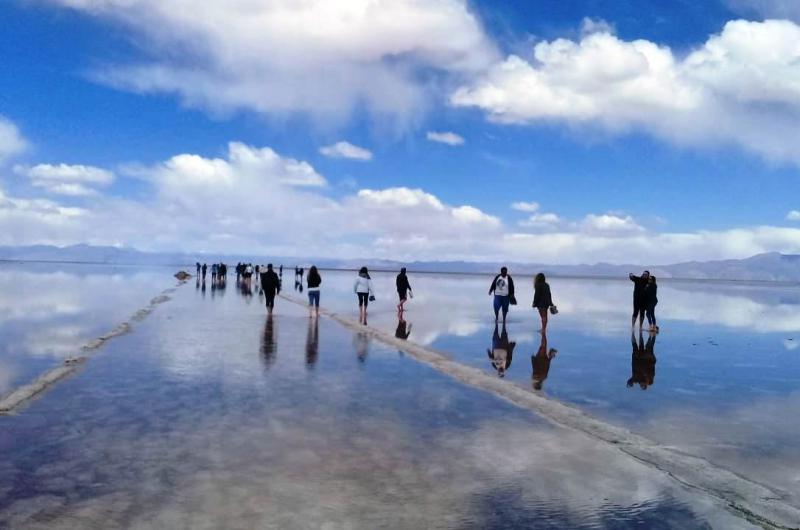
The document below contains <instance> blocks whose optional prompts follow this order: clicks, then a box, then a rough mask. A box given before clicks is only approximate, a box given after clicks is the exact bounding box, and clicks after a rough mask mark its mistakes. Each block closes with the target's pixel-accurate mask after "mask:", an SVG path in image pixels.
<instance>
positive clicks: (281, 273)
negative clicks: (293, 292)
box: [278, 265, 283, 278]
mask: <svg viewBox="0 0 800 530" xmlns="http://www.w3.org/2000/svg"><path fill="white" fill-rule="evenodd" d="M278 271H279V272H278V275H279V276H280V277H281V278H283V265H281V266H280V267H278Z"/></svg>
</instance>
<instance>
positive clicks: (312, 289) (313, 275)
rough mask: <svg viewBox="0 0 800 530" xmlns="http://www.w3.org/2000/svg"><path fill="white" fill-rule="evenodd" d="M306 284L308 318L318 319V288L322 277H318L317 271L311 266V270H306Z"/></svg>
mask: <svg viewBox="0 0 800 530" xmlns="http://www.w3.org/2000/svg"><path fill="white" fill-rule="evenodd" d="M306 283H307V284H308V310H309V315H308V316H309V317H313V316H317V317H319V286H320V284H321V283H322V277H321V276H320V275H319V271H318V270H317V267H316V266H315V265H312V266H311V268H310V269H308V275H307V276H306ZM315 313H316V314H315Z"/></svg>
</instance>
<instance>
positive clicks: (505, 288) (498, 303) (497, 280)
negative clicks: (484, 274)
mask: <svg viewBox="0 0 800 530" xmlns="http://www.w3.org/2000/svg"><path fill="white" fill-rule="evenodd" d="M493 293H494V321H495V323H497V320H498V314H499V312H500V310H501V309H502V310H503V323H505V321H506V315H507V314H508V306H509V304H516V299H515V298H514V280H513V279H512V278H511V276H510V275H509V274H508V269H507V268H506V267H502V268H501V269H500V274H498V275H497V276H495V277H494V280H492V285H491V287H489V294H490V295H491V294H493Z"/></svg>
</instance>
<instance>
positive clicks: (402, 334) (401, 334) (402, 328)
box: [394, 311, 411, 340]
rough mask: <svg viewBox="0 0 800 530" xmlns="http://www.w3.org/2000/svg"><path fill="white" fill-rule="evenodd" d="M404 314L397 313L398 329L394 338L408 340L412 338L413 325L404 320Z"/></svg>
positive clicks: (401, 312)
mask: <svg viewBox="0 0 800 530" xmlns="http://www.w3.org/2000/svg"><path fill="white" fill-rule="evenodd" d="M403 313H404V311H400V312H399V313H397V329H395V330H394V336H395V337H397V338H398V339H403V340H407V339H408V337H410V336H411V324H409V323H408V322H406V320H405V318H403Z"/></svg>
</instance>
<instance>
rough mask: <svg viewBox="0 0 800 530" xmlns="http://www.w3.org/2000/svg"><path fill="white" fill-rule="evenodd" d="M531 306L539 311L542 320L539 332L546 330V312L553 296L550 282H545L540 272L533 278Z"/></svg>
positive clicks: (551, 303)
mask: <svg viewBox="0 0 800 530" xmlns="http://www.w3.org/2000/svg"><path fill="white" fill-rule="evenodd" d="M532 305H533V307H534V309H536V310H537V311H538V312H539V318H540V319H541V320H542V329H541V332H542V334H544V333H545V332H547V313H548V312H549V311H550V307H551V306H552V305H553V296H552V294H551V293H550V284H548V283H547V281H546V279H545V277H544V273H542V272H540V273H539V274H537V275H536V278H534V280H533V304H532Z"/></svg>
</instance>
